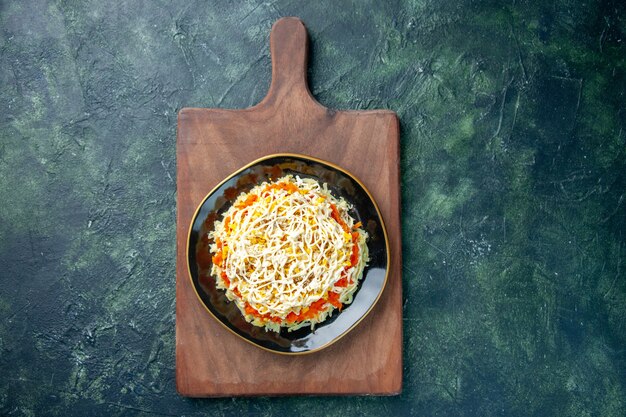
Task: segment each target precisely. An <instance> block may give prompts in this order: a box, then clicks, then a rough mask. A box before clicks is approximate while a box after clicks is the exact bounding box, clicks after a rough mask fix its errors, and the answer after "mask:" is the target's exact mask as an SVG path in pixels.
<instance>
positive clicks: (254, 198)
mask: <svg viewBox="0 0 626 417" xmlns="http://www.w3.org/2000/svg"><path fill="white" fill-rule="evenodd" d="M258 199H259V196H258V195H256V194H250V195H249V196H248V197H247V198H246V199H245V200H244V201H243V202H241V203H239V204H237V205H235V207H237V208H239V209H242V208H245V207H248V206H251V205H252V204H254V203H255V202H256V201H257V200H258Z"/></svg>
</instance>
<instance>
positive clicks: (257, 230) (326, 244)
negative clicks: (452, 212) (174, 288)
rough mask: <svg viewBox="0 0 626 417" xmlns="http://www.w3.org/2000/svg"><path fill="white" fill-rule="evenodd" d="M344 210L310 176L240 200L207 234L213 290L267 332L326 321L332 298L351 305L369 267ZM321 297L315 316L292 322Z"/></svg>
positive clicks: (361, 239)
mask: <svg viewBox="0 0 626 417" xmlns="http://www.w3.org/2000/svg"><path fill="white" fill-rule="evenodd" d="M348 209H349V206H348V204H347V203H346V201H345V200H343V199H336V198H335V197H334V196H332V195H331V193H330V192H329V191H328V189H327V187H326V184H324V186H320V184H319V183H318V182H317V181H315V180H313V179H309V178H300V177H295V178H293V177H291V176H286V177H283V178H281V179H279V180H278V181H276V182H274V183H271V184H270V183H263V184H261V185H259V186H256V187H255V188H253V189H252V190H251V191H250V192H249V193H244V194H242V195H240V196H239V197H238V198H237V199H236V200H235V202H234V203H233V205H232V207H230V209H229V210H227V211H226V213H224V215H223V220H222V221H216V222H215V227H214V230H213V231H212V232H211V233H209V238H210V239H213V240H214V242H215V243H213V244H212V245H211V247H210V250H211V252H212V253H213V254H214V257H213V267H212V271H211V273H212V275H214V276H215V277H216V280H217V284H218V288H222V289H225V290H226V292H227V297H228V298H229V299H230V300H234V301H235V302H236V303H237V306H238V307H239V309H240V310H241V311H242V313H243V314H244V316H245V317H246V319H247V320H248V321H250V322H252V323H253V324H255V325H259V326H265V327H266V328H267V329H270V330H275V331H278V330H279V328H280V326H286V327H290V328H291V329H293V328H297V327H301V326H302V325H303V324H311V325H314V324H315V323H318V322H320V321H322V320H324V319H325V318H326V317H327V316H328V315H329V314H331V313H332V310H333V309H334V308H335V307H336V305H335V306H333V304H336V303H337V300H338V301H339V302H340V303H342V304H349V303H350V302H351V301H352V295H353V293H354V291H355V290H356V287H357V284H358V280H359V279H360V275H361V274H362V272H363V268H364V266H365V263H366V261H367V256H368V253H367V245H366V244H365V240H366V238H367V234H366V233H365V232H364V231H363V230H362V229H361V228H360V227H355V221H354V219H353V218H352V217H351V216H350V215H349V214H348ZM337 217H339V219H340V220H339V221H338V219H337ZM357 226H359V225H357ZM352 233H355V235H354V236H353V235H352ZM355 245H356V246H358V247H357V248H354V246H355ZM353 251H354V253H358V256H357V257H356V258H357V259H356V261H355V260H354V259H353V258H354V257H353ZM351 258H352V262H351ZM353 263H354V264H353ZM225 278H226V279H225ZM342 279H343V280H342ZM337 284H339V285H337ZM333 293H334V294H333ZM333 296H334V297H335V298H336V299H337V300H335V302H334V303H333V302H332V300H329V298H331V297H333ZM321 299H324V300H328V302H325V303H324V304H323V307H322V308H321V311H320V312H319V314H317V315H316V316H315V317H309V318H307V319H306V320H302V321H300V322H294V321H293V315H299V314H301V313H306V312H307V310H308V308H309V307H310V306H311V305H312V304H313V303H315V302H317V305H318V306H319V305H320V304H321V302H320V301H319V300H321ZM250 308H251V309H253V310H251V309H250ZM251 311H254V312H256V314H251V313H250V312H251ZM290 314H291V316H290ZM261 316H264V317H261ZM290 318H291V320H290Z"/></svg>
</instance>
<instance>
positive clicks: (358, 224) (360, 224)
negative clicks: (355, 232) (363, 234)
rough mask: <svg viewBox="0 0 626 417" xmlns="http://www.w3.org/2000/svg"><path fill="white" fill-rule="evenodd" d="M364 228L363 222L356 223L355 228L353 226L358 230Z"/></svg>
mask: <svg viewBox="0 0 626 417" xmlns="http://www.w3.org/2000/svg"><path fill="white" fill-rule="evenodd" d="M361 226H363V223H361V222H356V223H354V226H352V228H353V229H358V228H359V227H361Z"/></svg>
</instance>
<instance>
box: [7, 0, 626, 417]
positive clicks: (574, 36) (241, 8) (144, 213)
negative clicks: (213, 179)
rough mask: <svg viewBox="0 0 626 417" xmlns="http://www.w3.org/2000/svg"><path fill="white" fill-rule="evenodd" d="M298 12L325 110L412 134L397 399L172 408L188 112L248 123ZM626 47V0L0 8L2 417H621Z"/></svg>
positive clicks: (407, 139)
mask: <svg viewBox="0 0 626 417" xmlns="http://www.w3.org/2000/svg"><path fill="white" fill-rule="evenodd" d="M288 15H295V16H299V17H301V18H302V19H303V20H304V22H305V23H306V25H307V27H308V29H309V33H310V37H311V56H310V61H311V66H310V71H309V79H310V84H311V89H312V91H313V93H314V95H315V96H316V98H317V99H318V100H319V101H321V102H322V103H323V104H324V105H326V106H328V107H332V108H339V109H375V108H387V109H392V110H394V111H396V112H397V113H398V115H399V117H400V120H401V128H402V136H401V146H402V167H401V168H402V211H403V221H402V227H403V245H404V247H403V257H404V266H403V273H404V277H403V288H404V314H403V320H404V391H403V393H402V395H400V396H398V397H387V398H376V397H374V398H369V397H347V398H341V397H331V398H298V397H292V398H273V399H270V398H250V399H217V400H193V399H187V398H182V397H179V396H178V395H177V394H176V391H175V386H174V351H175V336H174V322H175V320H174V307H175V303H174V294H175V289H174V282H175V271H174V266H175V236H174V235H175V210H176V206H175V201H176V187H175V176H176V160H175V135H176V115H177V112H178V110H179V109H180V108H181V107H184V106H198V107H225V108H242V107H247V106H250V105H252V104H255V103H257V102H258V101H260V100H261V99H262V98H263V96H264V95H265V92H266V90H267V88H268V86H269V81H270V72H271V62H270V58H269V50H268V36H269V30H270V27H271V25H272V23H273V22H274V21H275V20H276V19H278V18H279V17H281V16H288ZM625 33H626V7H625V6H624V2H622V1H586V2H581V1H578V0H555V1H548V2H544V1H515V0H511V1H506V2H505V1H501V2H498V1H470V0H465V1H463V0H461V1H437V0H419V1H358V2H356V1H355V2H345V1H323V2H304V1H302V2H300V1H275V2H269V1H267V2H254V1H240V2H226V1H224V2H219V1H216V2H210V3H205V2H202V1H181V2H166V1H128V0H114V1H69V0H68V1H63V0H59V1H52V0H50V1H45V0H41V1H32V0H30V1H8V0H5V1H2V2H0V199H1V202H0V415H7V416H14V415H15V416H34V415H37V416H39V415H55V416H71V415H73V416H87V415H106V416H118V415H150V414H155V415H188V416H200V415H218V416H220V415H244V414H251V415H262V416H266V415H267V416H273V415H276V416H283V415H290V414H293V415H307V416H323V415H343V416H349V415H366V414H367V415H373V416H380V415H387V414H392V413H393V414H395V415H398V414H400V415H416V416H417V415H419V416H422V415H424V416H428V415H442V416H455V415H459V416H470V415H476V416H501V415H502V416H509V415H513V416H514V415H537V416H540V415H559V416H624V415H626V400H625V398H626V276H625V274H626V202H625V201H624V196H625V195H626V158H625V157H626V132H624V130H625V129H624V128H625V127H626V101H625V95H624V93H625V87H626V81H625V80H626V78H625V77H626V58H625V57H626V47H625V44H626V37H625ZM355 366H358V364H355ZM303 377H306V376H303Z"/></svg>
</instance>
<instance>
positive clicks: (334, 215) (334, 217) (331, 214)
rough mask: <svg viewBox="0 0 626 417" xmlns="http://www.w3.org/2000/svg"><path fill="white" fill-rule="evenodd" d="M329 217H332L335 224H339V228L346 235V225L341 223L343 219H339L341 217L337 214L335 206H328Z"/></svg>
mask: <svg viewBox="0 0 626 417" xmlns="http://www.w3.org/2000/svg"><path fill="white" fill-rule="evenodd" d="M330 210H331V213H330V217H332V218H333V219H334V220H335V221H336V222H337V223H339V225H340V226H341V228H342V229H343V230H344V231H345V232H346V233H348V232H349V230H348V226H347V225H346V222H344V221H343V219H342V218H341V215H340V214H339V210H337V206H336V205H334V204H331V205H330Z"/></svg>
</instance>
